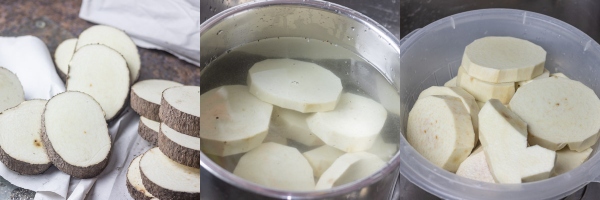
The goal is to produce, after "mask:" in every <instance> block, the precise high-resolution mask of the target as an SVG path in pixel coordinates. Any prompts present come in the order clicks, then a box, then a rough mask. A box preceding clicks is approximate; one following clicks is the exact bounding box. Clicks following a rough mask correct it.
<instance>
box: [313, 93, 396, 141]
mask: <svg viewBox="0 0 600 200" xmlns="http://www.w3.org/2000/svg"><path fill="white" fill-rule="evenodd" d="M386 118H387V111H386V110H385V108H383V106H382V105H381V104H379V103H377V102H376V101H373V100H372V99H369V98H366V97H362V96H359V95H355V94H351V93H344V94H342V96H341V97H340V101H339V103H338V104H337V106H336V107H335V109H334V110H332V111H327V112H318V113H315V114H313V115H311V116H309V117H308V118H307V119H306V123H307V124H308V127H309V128H310V130H311V131H312V132H313V133H315V134H316V135H317V136H318V137H319V138H321V140H323V142H325V144H327V145H329V146H332V147H335V148H338V149H340V150H342V151H345V152H356V151H364V150H367V149H370V148H371V146H372V145H373V143H374V142H375V139H376V138H377V135H379V132H380V131H381V129H382V128H383V124H384V123H385V120H386Z"/></svg>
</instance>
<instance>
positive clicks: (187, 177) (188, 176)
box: [140, 147, 200, 199]
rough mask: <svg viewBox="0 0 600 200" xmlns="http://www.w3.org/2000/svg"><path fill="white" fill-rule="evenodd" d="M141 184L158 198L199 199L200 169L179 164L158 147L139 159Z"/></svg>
mask: <svg viewBox="0 0 600 200" xmlns="http://www.w3.org/2000/svg"><path fill="white" fill-rule="evenodd" d="M140 175H141V176H142V184H143V185H144V187H146V189H147V190H148V192H150V194H152V195H153V196H154V197H156V198H158V199H200V169H199V168H193V167H188V166H185V165H182V164H179V163H177V162H175V161H173V160H171V159H169V157H167V156H166V155H165V154H163V153H162V152H161V151H160V150H159V149H158V147H155V148H152V149H150V150H148V151H147V152H146V153H144V154H143V155H142V158H141V159H140Z"/></svg>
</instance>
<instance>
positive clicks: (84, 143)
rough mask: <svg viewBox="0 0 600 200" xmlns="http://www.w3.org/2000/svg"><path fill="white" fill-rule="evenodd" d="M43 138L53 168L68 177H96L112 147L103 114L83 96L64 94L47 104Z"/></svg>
mask: <svg viewBox="0 0 600 200" xmlns="http://www.w3.org/2000/svg"><path fill="white" fill-rule="evenodd" d="M42 139H43V141H44V147H46V151H47V152H48V156H49V157H50V160H51V161H52V163H53V164H54V166H56V168H58V169H59V170H60V171H63V172H65V173H67V174H69V175H71V176H74V177H77V178H91V177H95V176H97V175H98V174H100V173H101V172H102V170H104V168H105V167H106V165H107V164H108V159H109V157H110V153H111V146H112V144H111V139H110V135H109V133H108V126H107V124H106V121H105V120H104V113H103V112H102V108H101V107H100V105H99V104H98V103H97V102H96V101H95V100H94V98H92V97H91V96H90V95H87V94H85V93H82V92H64V93H60V94H58V95H56V96H54V97H52V98H51V99H50V100H49V101H48V103H47V104H46V109H45V110H44V114H43V115H42Z"/></svg>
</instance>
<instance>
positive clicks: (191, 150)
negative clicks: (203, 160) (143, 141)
mask: <svg viewBox="0 0 600 200" xmlns="http://www.w3.org/2000/svg"><path fill="white" fill-rule="evenodd" d="M158 148H159V149H160V151H162V152H163V153H164V154H165V155H166V156H167V157H169V158H171V160H173V161H175V162H178V163H180V164H183V165H186V166H190V167H194V168H200V138H198V137H192V136H189V135H186V134H183V133H180V132H177V131H175V130H173V129H172V128H170V127H168V126H167V125H165V124H164V123H161V124H160V132H159V133H158Z"/></svg>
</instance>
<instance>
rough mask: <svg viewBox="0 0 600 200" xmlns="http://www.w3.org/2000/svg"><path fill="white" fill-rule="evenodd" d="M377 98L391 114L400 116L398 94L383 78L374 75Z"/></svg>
mask: <svg viewBox="0 0 600 200" xmlns="http://www.w3.org/2000/svg"><path fill="white" fill-rule="evenodd" d="M375 85H377V99H378V100H379V102H380V103H381V105H383V107H384V108H385V109H386V110H387V111H388V112H389V113H391V114H395V115H398V116H400V94H398V93H399V92H398V90H396V88H394V86H392V85H391V84H390V83H389V82H388V81H387V80H386V79H385V78H383V77H380V76H375Z"/></svg>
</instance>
